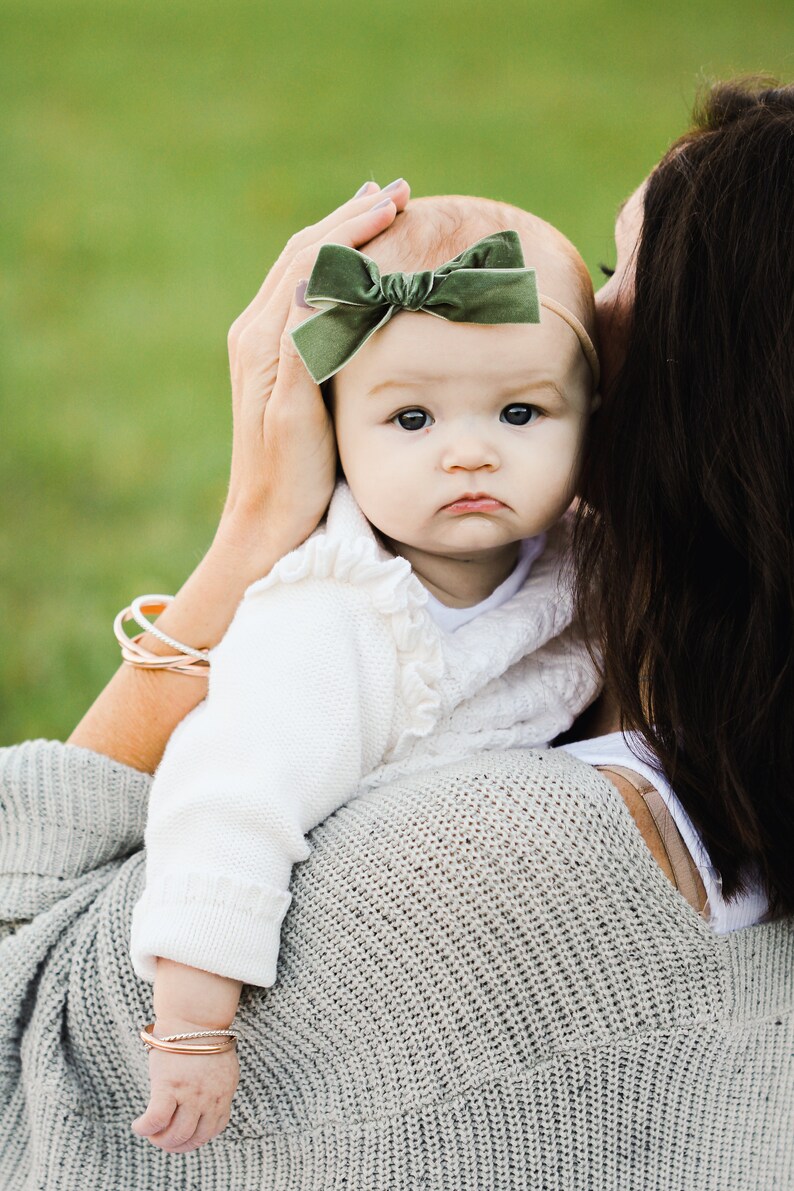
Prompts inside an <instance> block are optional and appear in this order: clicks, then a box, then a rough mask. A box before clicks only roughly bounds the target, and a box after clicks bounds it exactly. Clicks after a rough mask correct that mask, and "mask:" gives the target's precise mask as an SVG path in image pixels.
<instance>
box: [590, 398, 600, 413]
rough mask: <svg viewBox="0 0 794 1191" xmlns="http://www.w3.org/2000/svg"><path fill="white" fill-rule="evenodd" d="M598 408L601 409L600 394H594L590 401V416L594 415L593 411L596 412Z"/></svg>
mask: <svg viewBox="0 0 794 1191" xmlns="http://www.w3.org/2000/svg"><path fill="white" fill-rule="evenodd" d="M600 408H601V394H600V393H594V394H593V399H592V401H591V402H590V413H591V414H594V413H595V411H596V410H597V409H600Z"/></svg>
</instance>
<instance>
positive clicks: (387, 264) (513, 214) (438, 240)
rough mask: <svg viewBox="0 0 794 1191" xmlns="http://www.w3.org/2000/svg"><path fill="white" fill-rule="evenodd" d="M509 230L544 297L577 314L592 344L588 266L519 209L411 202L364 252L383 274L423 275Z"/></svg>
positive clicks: (468, 202)
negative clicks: (514, 237) (516, 234)
mask: <svg viewBox="0 0 794 1191" xmlns="http://www.w3.org/2000/svg"><path fill="white" fill-rule="evenodd" d="M510 229H513V230H514V231H516V232H518V235H519V237H520V239H521V244H522V247H523V250H524V260H525V262H526V264H527V266H528V267H530V268H533V269H535V271H536V273H537V279H538V289H539V290H540V291H541V293H543V294H547V295H548V296H549V297H551V298H554V299H555V300H556V301H557V302H560V303H562V305H563V306H566V307H567V308H568V309H569V310H571V311H573V313H574V314H575V315H576V316H577V318H578V319H579V321H580V322H581V323H582V324H583V325H584V327H585V329H586V330H587V332H588V334H589V335H590V337H591V338H593V337H594V334H595V308H594V303H593V285H592V282H591V280H590V274H589V273H588V271H587V267H586V265H585V263H584V261H583V260H582V258H581V256H580V255H579V253H578V252H577V251H576V249H575V248H574V246H573V244H571V242H570V240H567V239H566V237H565V236H563V234H562V232H558V231H557V229H556V228H555V227H552V226H551V224H550V223H546V221H545V220H544V219H540V218H539V217H538V216H537V215H532V214H531V213H530V212H529V211H523V210H521V208H520V207H513V206H511V205H510V204H509V203H500V202H497V201H496V200H494V199H484V198H472V197H469V196H468V195H457V194H449V195H439V196H436V197H432V198H419V199H412V200H411V201H410V202H409V203H408V205H407V207H406V208H405V210H404V211H403V212H402V213H401V214H399V215H398V216H397V218H396V219H395V220H394V223H392V224H391V225H390V226H389V227H388V228H386V230H385V231H384V232H381V234H380V235H379V236H377V237H376V238H375V239H374V240H371V241H370V242H369V244H367V246H366V248H365V249H364V251H365V253H366V255H367V256H369V257H371V258H372V259H373V260H374V261H375V262H376V264H377V265H378V267H379V268H380V270H381V272H382V273H394V272H403V273H407V272H419V271H420V270H423V269H436V268H438V267H439V265H443V264H445V263H446V261H448V260H451V259H452V258H453V257H455V256H457V255H458V254H459V253H460V252H463V251H464V249H466V248H470V247H471V245H472V244H475V243H476V242H477V241H478V240H481V239H482V238H483V237H484V236H490V235H492V234H493V233H494V232H503V231H508V230H510Z"/></svg>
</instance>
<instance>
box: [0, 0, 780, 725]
mask: <svg viewBox="0 0 794 1191" xmlns="http://www.w3.org/2000/svg"><path fill="white" fill-rule="evenodd" d="M758 70H765V71H769V72H773V73H778V74H780V75H782V76H783V77H785V78H787V79H791V78H792V77H794V9H793V8H792V6H791V4H790V0H775V2H772V3H766V4H763V3H762V4H758V5H753V6H752V7H751V6H749V5H747V4H746V3H740V2H739V0H719V2H717V0H702V2H701V3H700V4H696V5H695V4H692V3H691V2H690V0H669V2H668V3H667V4H666V5H664V6H661V5H653V6H651V5H645V4H641V3H639V2H637V0H634V2H630V0H589V2H588V0H572V2H569V3H564V2H563V3H560V2H552V0H536V2H533V3H526V2H524V3H521V2H520V0H502V2H501V3H500V4H485V3H483V2H482V0H455V3H452V2H451V0H401V2H400V3H397V2H395V0H381V3H379V4H370V3H364V0H315V2H314V3H311V2H309V0H271V2H270V3H266V2H264V0H261V2H260V3H249V2H247V0H224V2H222V3H221V2H220V0H217V2H215V3H211V2H208V0H192V2H191V3H189V4H188V3H186V2H185V0H168V2H167V3H163V0H157V3H154V2H152V0H84V2H82V3H78V2H75V0H0V91H1V92H2V105H1V107H0V110H1V112H2V115H1V116H0V148H1V150H2V154H1V156H0V214H1V215H2V219H0V244H1V245H2V269H0V302H1V303H2V332H0V333H1V334H2V343H1V344H0V360H1V363H0V369H1V370H2V371H1V374H0V380H1V382H2V392H1V397H0V399H1V400H2V409H1V410H0V417H1V418H2V421H1V422H0V493H1V495H2V519H1V522H2V523H1V524H0V600H1V601H2V610H1V611H0V743H3V744H5V743H10V742H11V741H14V740H18V739H22V738H24V737H32V736H51V737H63V736H65V735H67V734H68V732H69V731H70V729H71V727H72V726H73V725H74V723H75V722H76V721H77V719H78V718H79V717H80V715H81V714H82V712H83V711H84V710H85V708H86V707H87V705H88V704H89V702H90V701H91V699H92V698H93V696H94V695H95V694H96V693H97V692H98V691H99V690H100V688H101V686H102V685H103V683H104V682H105V681H106V680H107V678H108V677H109V676H110V674H111V673H112V672H113V670H114V668H115V666H116V664H117V648H116V645H115V642H114V641H113V639H112V635H111V631H110V626H111V620H112V616H113V614H114V613H115V612H116V610H117V609H118V608H119V607H120V606H121V605H122V604H123V603H124V602H125V601H127V600H128V598H129V597H131V596H133V595H135V594H138V593H140V592H144V591H172V590H174V589H175V588H176V587H178V586H179V584H180V582H181V581H182V580H183V579H184V578H185V577H186V575H187V574H188V573H189V571H190V570H191V569H192V567H193V566H194V564H195V563H196V561H197V560H198V559H199V558H200V557H201V554H202V552H203V550H204V549H205V548H206V546H207V545H208V543H209V541H210V538H211V535H212V531H213V528H214V524H215V521H216V519H217V515H218V513H219V510H220V506H221V503H222V499H223V494H224V484H225V475H226V462H227V452H228V447H229V432H230V424H229V412H228V407H227V401H228V398H227V394H228V383H227V371H226V355H225V339H226V331H227V328H228V325H229V323H230V322H231V321H232V319H233V318H234V317H235V315H236V314H237V313H238V312H239V311H240V310H241V309H242V307H243V306H244V305H246V304H247V302H248V301H249V299H250V297H251V296H252V294H253V292H254V291H255V290H256V288H257V287H258V285H259V283H260V281H261V278H262V276H263V275H264V273H265V271H266V269H267V267H268V264H269V263H270V261H271V260H272V259H273V258H274V256H275V255H276V254H277V252H278V250H279V248H280V246H281V245H282V242H283V241H284V240H285V239H286V238H287V236H288V235H289V234H290V233H291V232H292V231H293V230H295V229H296V228H297V227H299V226H301V225H302V224H304V223H306V222H310V221H312V220H313V219H315V218H317V217H318V216H319V215H321V214H322V213H323V212H324V211H325V210H326V209H328V208H330V207H332V206H335V205H336V204H337V203H338V202H340V201H341V200H343V199H344V198H345V197H346V196H347V195H349V194H351V193H352V192H353V191H354V190H356V189H357V187H358V186H359V185H360V184H361V183H362V182H363V181H364V180H365V179H367V178H373V177H374V178H376V179H377V180H378V181H380V182H381V183H383V184H385V183H386V182H389V181H391V180H392V179H393V178H395V177H397V176H399V175H404V176H405V177H407V178H409V180H410V181H411V183H412V185H413V187H414V192H415V193H417V194H423V193H424V194H428V193H440V192H449V191H456V192H463V193H467V192H468V193H474V194H477V193H480V194H486V195H491V196H494V197H499V198H503V199H506V200H509V201H511V202H515V203H518V204H520V205H522V206H528V207H530V208H531V209H533V210H535V211H537V212H538V213H539V214H541V215H543V216H544V217H545V218H547V219H550V220H551V221H552V222H554V223H556V224H557V225H558V226H559V227H560V228H561V229H562V230H563V231H565V232H566V233H567V234H568V235H569V236H570V237H571V239H572V240H573V241H574V242H575V243H576V244H577V245H578V246H579V247H580V249H581V250H582V252H583V253H584V255H585V258H586V260H587V262H588V264H589V265H590V267H591V268H592V270H593V272H594V275H595V274H596V272H597V265H598V262H599V261H601V260H606V261H609V260H611V259H612V254H613V249H612V242H611V227H612V219H613V215H614V210H615V207H616V205H617V203H618V202H619V201H620V200H621V199H622V198H623V197H624V196H625V195H626V194H627V193H628V192H629V191H630V190H631V189H633V187H634V186H635V185H636V184H637V183H638V182H639V181H640V179H641V178H642V176H643V174H644V173H645V172H646V171H647V170H648V168H649V167H650V166H651V165H652V164H653V163H654V161H655V160H656V159H657V158H658V157H659V155H660V154H661V152H662V151H663V150H664V149H665V147H666V146H667V144H668V143H669V142H670V140H671V139H673V137H674V136H676V135H677V134H678V133H679V132H680V131H682V130H683V128H684V127H685V125H686V122H687V115H688V111H689V108H690V105H691V100H692V97H693V94H694V92H695V89H696V87H697V85H698V83H699V82H701V81H703V80H704V79H707V78H713V77H720V76H725V75H729V74H733V73H737V72H747V71H758Z"/></svg>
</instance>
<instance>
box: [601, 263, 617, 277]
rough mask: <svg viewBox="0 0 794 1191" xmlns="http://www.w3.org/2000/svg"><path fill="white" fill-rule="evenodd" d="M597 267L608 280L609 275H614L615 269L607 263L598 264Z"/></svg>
mask: <svg viewBox="0 0 794 1191" xmlns="http://www.w3.org/2000/svg"><path fill="white" fill-rule="evenodd" d="M598 267H599V269H600V270H601V272H602V273H603V274H604V276H605V277H606V278H607V280H609V278H610V277H614V276H615V270H614V269H611V268H610V267H609V265H599V266H598Z"/></svg>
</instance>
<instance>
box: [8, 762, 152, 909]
mask: <svg viewBox="0 0 794 1191" xmlns="http://www.w3.org/2000/svg"><path fill="white" fill-rule="evenodd" d="M150 784H151V778H150V777H149V776H148V775H147V774H144V773H139V772H138V770H136V769H130V768H129V767H128V766H126V765H121V764H120V763H119V762H118V761H114V760H112V759H111V758H110V757H105V756H103V755H101V754H100V753H95V752H92V751H91V750H89V749H84V748H76V747H75V746H74V745H67V744H61V743H60V742H59V741H55V740H29V741H25V742H24V743H23V744H16V745H11V746H10V747H8V748H3V749H0V921H3V922H10V921H15V920H24V919H30V918H33V917H35V915H36V914H39V913H42V912H43V911H44V910H47V909H49V908H50V906H52V905H53V904H54V903H55V902H56V901H58V899H59V898H61V897H65V896H67V895H68V894H69V893H71V892H72V890H73V889H74V887H75V885H76V884H78V883H79V882H80V881H81V880H82V878H83V877H84V876H85V874H87V873H89V872H92V871H93V870H94V869H97V868H100V867H101V866H102V865H103V864H106V863H107V862H108V861H109V860H113V859H116V858H117V857H120V856H125V855H127V854H128V853H130V852H133V851H135V850H136V849H137V848H140V847H141V845H142V843H143V831H144V823H145V818H146V804H147V801H148V796H149V787H150Z"/></svg>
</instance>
